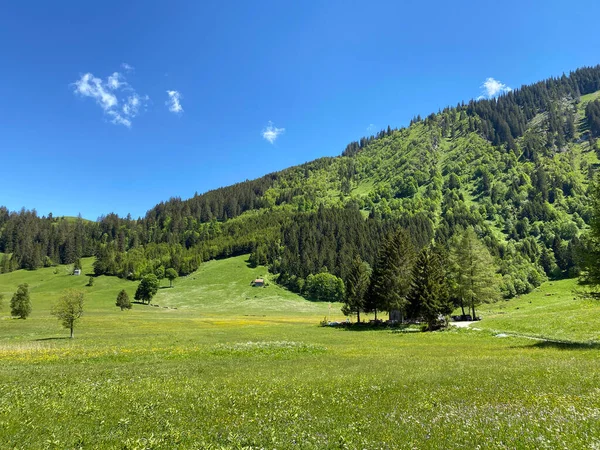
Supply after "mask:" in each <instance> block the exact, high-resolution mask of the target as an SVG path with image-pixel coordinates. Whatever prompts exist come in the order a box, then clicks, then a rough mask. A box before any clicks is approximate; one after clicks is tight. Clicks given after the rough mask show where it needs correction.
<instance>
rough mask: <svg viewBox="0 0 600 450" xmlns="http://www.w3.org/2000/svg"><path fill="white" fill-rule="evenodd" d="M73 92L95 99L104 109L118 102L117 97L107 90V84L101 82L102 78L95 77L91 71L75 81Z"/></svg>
mask: <svg viewBox="0 0 600 450" xmlns="http://www.w3.org/2000/svg"><path fill="white" fill-rule="evenodd" d="M75 93H77V94H80V95H83V96H84V97H91V98H93V99H95V100H96V102H97V103H98V104H99V105H100V107H101V108H102V109H103V110H105V111H107V110H109V109H110V108H113V107H115V106H117V104H118V103H119V102H118V100H117V97H116V96H115V95H114V94H112V93H111V92H108V89H107V86H106V85H105V84H103V83H102V80H101V79H100V78H96V77H95V76H94V75H92V74H91V73H86V74H85V75H82V76H81V78H80V79H79V80H78V81H76V82H75Z"/></svg>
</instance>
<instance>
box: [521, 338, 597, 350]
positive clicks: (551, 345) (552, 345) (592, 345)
mask: <svg viewBox="0 0 600 450" xmlns="http://www.w3.org/2000/svg"><path fill="white" fill-rule="evenodd" d="M511 348H518V349H526V348H530V349H542V350H544V349H556V350H596V351H597V350H600V342H566V341H543V340H539V341H536V342H535V343H533V344H525V345H514V346H512V347H511Z"/></svg>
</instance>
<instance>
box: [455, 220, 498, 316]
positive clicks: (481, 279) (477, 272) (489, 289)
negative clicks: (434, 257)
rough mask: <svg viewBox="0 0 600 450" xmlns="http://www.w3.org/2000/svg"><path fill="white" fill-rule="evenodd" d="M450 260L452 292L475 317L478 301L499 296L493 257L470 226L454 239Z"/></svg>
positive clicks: (493, 299)
mask: <svg viewBox="0 0 600 450" xmlns="http://www.w3.org/2000/svg"><path fill="white" fill-rule="evenodd" d="M450 261H451V264H450V267H451V279H452V281H453V283H452V288H453V291H454V292H453V295H454V297H455V298H458V299H459V302H460V305H461V307H463V312H464V303H466V304H467V306H468V308H469V310H470V312H471V315H472V317H473V318H475V317H477V316H476V311H475V308H476V307H477V306H478V305H480V304H481V303H489V302H493V301H496V300H497V299H498V296H499V288H498V285H499V278H498V276H497V274H496V265H495V264H494V260H493V258H492V256H491V255H490V252H489V250H488V249H487V247H486V246H485V245H484V244H483V243H481V241H480V240H479V238H478V237H477V235H476V234H475V231H474V230H473V228H472V227H469V228H467V229H466V230H465V231H464V232H463V233H462V234H461V235H460V236H459V237H458V239H456V240H455V241H454V245H453V247H452V249H451V252H450Z"/></svg>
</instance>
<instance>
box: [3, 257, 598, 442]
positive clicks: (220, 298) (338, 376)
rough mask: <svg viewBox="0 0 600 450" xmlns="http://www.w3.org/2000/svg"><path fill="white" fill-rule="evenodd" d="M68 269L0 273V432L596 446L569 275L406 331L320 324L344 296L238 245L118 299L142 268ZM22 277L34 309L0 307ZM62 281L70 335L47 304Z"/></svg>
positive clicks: (138, 438)
mask: <svg viewBox="0 0 600 450" xmlns="http://www.w3.org/2000/svg"><path fill="white" fill-rule="evenodd" d="M92 262H93V261H92V260H91V259H86V260H83V263H84V270H83V272H84V273H89V272H91V264H92ZM55 272H56V273H55ZM68 272H69V270H68V268H67V267H59V268H58V269H57V270H56V269H55V268H46V269H40V270H37V271H32V272H28V271H17V272H13V273H10V274H4V275H0V293H4V294H5V300H4V307H3V309H2V311H0V448H19V449H20V448H23V449H37V448H40V449H42V448H43V449H45V448H49V449H52V448H60V449H66V448H90V449H97V448H111V449H112V448H115V449H172V448H198V449H205V448H209V449H210V448H213V449H243V448H247V449H250V448H269V449H270V448H278V449H282V448H314V449H321V448H349V449H354V448H357V449H358V448H360V449H362V448H368V449H377V448H381V449H386V448H499V449H501V448H531V449H534V448H535V449H540V448H541V449H543V448H548V449H555V448H568V449H579V448H581V449H584V448H585V449H589V448H600V388H599V386H600V357H599V353H598V352H599V346H598V340H599V336H600V335H599V330H600V306H598V304H594V303H591V302H588V301H586V300H574V299H573V297H574V296H573V293H572V289H573V288H574V287H575V283H574V282H573V281H571V280H566V281H560V282H553V283H547V284H545V285H543V286H542V287H541V288H540V289H539V290H536V291H535V292H533V293H531V294H529V295H527V296H522V297H520V298H519V299H515V300H511V301H509V302H504V301H503V302H500V303H497V304H494V305H484V306H483V307H482V308H481V310H480V311H481V315H482V316H483V317H484V320H482V321H481V322H480V323H478V324H477V326H476V327H477V328H479V330H472V329H456V328H453V329H451V330H449V331H444V332H436V333H403V332H399V331H397V330H386V329H381V330H369V329H365V330H361V331H355V330H344V329H336V328H329V327H325V328H322V327H319V326H318V323H319V321H320V320H322V319H323V317H324V316H326V315H330V318H331V319H333V320H343V318H344V317H343V316H342V314H341V313H340V312H339V305H332V308H331V314H330V312H329V306H328V304H323V303H316V302H309V301H307V300H304V299H303V298H301V297H299V296H297V295H295V294H293V293H290V292H288V291H286V290H284V289H281V288H280V287H278V286H276V285H274V284H273V283H270V285H269V286H267V287H265V288H252V287H251V286H250V281H251V280H252V279H253V278H255V277H257V276H261V275H262V276H265V277H267V279H268V274H267V272H266V270H265V268H260V267H259V268H255V269H252V268H249V267H248V266H247V264H246V257H236V258H230V259H227V260H220V261H210V262H208V263H205V264H203V265H202V267H201V268H200V270H198V271H197V272H195V273H194V274H192V275H190V276H188V277H186V278H180V279H177V280H175V282H174V288H173V289H170V288H168V287H167V286H168V280H163V286H164V287H165V288H164V289H160V290H159V293H158V294H157V296H156V297H155V299H154V300H153V302H152V303H153V304H156V305H159V306H147V305H139V304H134V307H133V309H132V310H131V311H123V312H121V311H120V310H119V309H118V308H116V307H115V306H114V303H115V299H116V296H117V293H118V291H119V290H121V289H126V290H127V291H128V292H129V293H130V295H131V296H133V293H134V291H135V288H136V285H137V283H134V282H130V281H125V280H120V279H117V278H114V277H97V278H95V280H94V285H93V286H92V287H87V286H85V285H86V284H87V281H88V277H87V276H80V277H76V276H72V275H69V274H68ZM23 282H27V283H29V285H30V290H31V297H32V304H33V313H32V315H31V317H30V318H28V319H26V320H17V319H11V318H9V317H8V309H9V308H8V303H9V301H10V296H11V295H12V293H13V292H14V291H15V290H16V288H17V285H18V284H19V283H23ZM67 287H78V288H81V289H82V290H84V291H85V292H86V306H85V316H84V318H83V319H82V320H81V323H80V324H79V325H80V326H79V327H78V328H76V330H75V339H74V340H70V339H67V336H68V331H67V330H64V329H61V328H60V326H59V324H58V322H57V321H56V320H55V319H54V318H53V317H52V316H50V314H49V311H50V305H51V304H52V302H53V301H54V300H55V299H56V298H57V297H58V296H59V295H60V292H61V291H62V290H63V289H64V288H67ZM547 294H551V295H547ZM175 308H176V309H175ZM501 332H502V333H514V334H523V335H530V336H539V337H546V338H550V339H556V340H561V341H566V343H560V344H559V343H554V342H544V341H536V340H532V339H527V338H523V337H511V336H509V337H504V338H500V337H496V335H497V334H498V333H501ZM594 342H595V343H596V344H595V345H594V344H593V345H588V344H589V343H594Z"/></svg>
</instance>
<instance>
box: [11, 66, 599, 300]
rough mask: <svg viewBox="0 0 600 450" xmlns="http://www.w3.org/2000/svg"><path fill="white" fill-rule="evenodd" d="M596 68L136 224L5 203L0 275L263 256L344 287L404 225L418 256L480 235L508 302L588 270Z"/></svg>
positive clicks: (185, 267) (294, 272)
mask: <svg viewBox="0 0 600 450" xmlns="http://www.w3.org/2000/svg"><path fill="white" fill-rule="evenodd" d="M599 94H600V66H597V67H594V68H583V69H579V70H577V71H575V72H572V73H571V74H570V75H569V76H565V75H563V76H562V77H560V78H552V79H548V80H546V81H543V82H539V83H536V84H534V85H531V86H524V87H522V88H521V89H518V90H515V91H512V92H509V93H507V94H505V95H502V96H501V97H499V98H498V99H490V100H479V101H471V102H469V103H468V104H459V105H457V106H456V107H452V108H450V107H449V108H445V109H444V110H441V111H439V112H438V113H436V114H431V115H429V116H428V117H426V118H424V119H423V118H420V117H416V118H415V119H413V120H412V121H411V124H410V126H409V127H406V128H401V129H392V128H391V127H388V128H387V129H386V130H382V131H381V132H380V133H378V134H377V135H375V136H370V137H364V138H362V139H360V140H359V141H356V142H353V143H350V144H349V145H348V146H347V148H346V149H345V150H344V152H343V154H342V155H341V156H340V157H336V158H322V159H318V160H315V161H312V162H308V163H306V164H303V165H300V166H297V167H291V168H289V169H286V170H283V171H281V172H277V173H273V174H269V175H266V176H264V177H262V178H260V179H257V180H252V181H246V182H242V183H239V184H236V185H233V186H229V187H224V188H220V189H216V190H214V191H210V192H207V193H205V194H202V195H195V196H194V197H193V198H191V199H188V200H181V199H180V198H172V199H170V200H169V201H167V202H163V203H160V204H158V205H157V206H155V207H154V208H153V209H151V210H150V211H148V213H147V214H146V216H145V217H143V218H139V219H132V218H131V217H127V218H121V217H118V216H117V215H114V214H108V215H106V216H103V217H101V218H99V219H98V220H97V221H95V222H90V221H84V220H82V219H71V220H67V219H56V218H53V217H52V216H50V217H39V216H38V215H37V214H36V212H35V211H25V210H22V211H19V212H9V211H8V210H7V209H6V208H0V252H1V253H3V256H2V260H1V263H0V270H1V271H2V272H8V271H11V270H15V269H18V268H26V269H35V268H38V267H42V266H51V265H54V264H58V263H75V262H76V261H77V260H78V258H80V257H83V256H97V261H96V264H95V266H94V270H95V272H96V274H107V275H115V276H119V277H124V278H131V279H139V278H141V277H142V276H143V275H145V274H147V273H151V272H155V271H156V270H157V269H158V268H159V267H163V268H168V267H173V268H175V269H176V270H177V271H178V272H179V273H180V274H187V273H190V272H192V271H194V270H196V268H197V267H198V265H199V264H200V263H201V262H202V261H204V260H208V259H211V258H216V257H226V256H230V255H236V254H241V253H244V252H252V256H251V262H252V263H255V264H269V265H270V267H271V270H272V271H273V272H274V273H279V274H281V277H280V281H281V282H282V283H285V284H286V285H288V286H289V287H290V288H292V289H297V290H300V289H302V287H303V285H304V283H305V281H306V280H307V279H308V277H309V276H311V275H316V274H319V273H322V272H328V273H330V274H333V275H335V276H337V277H340V278H342V280H344V281H346V279H347V278H348V276H349V273H350V270H351V267H352V261H353V259H354V258H355V257H356V256H359V257H360V258H361V260H363V261H366V262H367V263H369V264H370V265H371V266H373V265H374V264H375V263H376V260H377V255H378V251H379V248H380V246H381V243H382V242H383V240H384V238H385V237H386V236H387V235H388V234H389V233H390V232H391V231H392V230H394V229H397V228H398V227H401V228H404V229H406V230H408V233H409V235H410V237H411V239H412V241H413V243H414V245H415V247H416V248H417V249H419V248H420V247H422V246H424V245H426V244H428V243H430V242H431V241H432V240H434V241H435V242H436V244H437V245H439V246H441V247H447V246H448V243H449V242H450V240H451V239H452V238H453V236H454V235H456V234H457V232H459V231H460V230H462V229H464V228H467V227H473V229H474V230H475V232H476V234H477V236H478V237H479V238H480V239H481V240H482V241H483V242H484V243H485V245H486V246H487V247H488V249H489V251H490V252H491V254H492V255H493V257H494V258H495V260H496V263H497V265H498V268H499V269H498V270H499V274H500V276H502V284H501V289H502V291H503V294H504V295H505V296H506V297H511V296H514V295H516V294H520V293H525V292H528V291H530V290H531V289H532V288H533V287H535V286H537V285H539V284H540V283H541V282H542V281H543V280H545V279H546V278H547V277H550V278H559V277H563V276H568V275H574V274H576V273H577V270H578V269H577V260H576V257H575V250H576V247H577V245H578V242H579V237H580V234H581V233H582V231H584V230H585V229H586V227H587V223H589V220H590V217H591V212H590V206H589V204H588V201H587V198H586V195H587V190H588V186H589V183H590V181H591V180H592V177H593V176H594V173H595V171H596V169H597V166H598V156H599V154H600V147H599V146H598V137H599V136H600V100H598V99H600V95H599Z"/></svg>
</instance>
